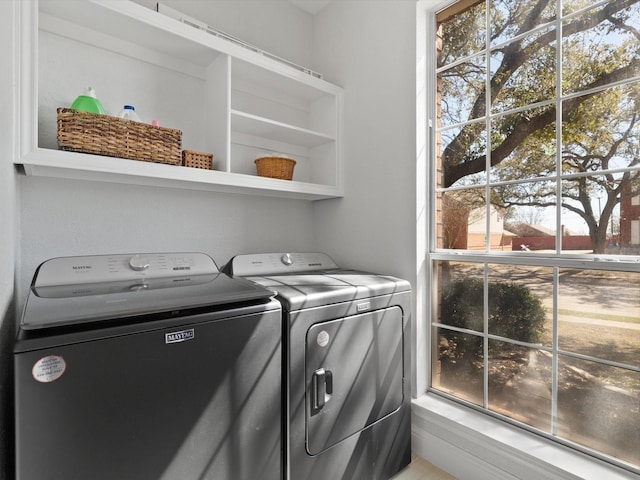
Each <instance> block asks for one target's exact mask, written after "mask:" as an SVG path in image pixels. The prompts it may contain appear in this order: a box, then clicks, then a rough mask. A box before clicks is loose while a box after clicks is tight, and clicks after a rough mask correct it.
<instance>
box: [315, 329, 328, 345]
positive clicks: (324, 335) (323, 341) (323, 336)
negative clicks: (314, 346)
mask: <svg viewBox="0 0 640 480" xmlns="http://www.w3.org/2000/svg"><path fill="white" fill-rule="evenodd" d="M316 342H318V345H319V346H321V347H326V346H327V345H328V344H329V333H328V332H327V331H326V330H322V331H321V332H320V333H318V336H317V337H316Z"/></svg>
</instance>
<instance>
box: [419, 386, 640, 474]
mask: <svg viewBox="0 0 640 480" xmlns="http://www.w3.org/2000/svg"><path fill="white" fill-rule="evenodd" d="M412 415H413V419H412V429H411V430H412V444H413V451H414V452H415V453H417V454H418V455H420V456H421V457H423V458H425V459H426V460H427V461H429V462H431V463H433V464H434V465H436V466H438V467H439V468H441V469H443V470H445V471H447V472H449V473H450V474H451V475H454V476H455V477H457V478H459V479H461V480H464V479H474V480H539V479H541V478H544V479H545V480H555V479H558V480H576V479H582V480H602V479H604V478H606V479H607V480H623V479H626V480H629V479H635V480H638V478H639V477H638V475H635V474H633V473H631V472H628V471H626V470H623V469H620V468H617V467H615V466H613V465H610V464H607V463H605V462H602V461H600V460H597V459H595V458H592V457H589V456H588V455H585V454H581V453H579V452H577V451H574V450H572V449H570V448H567V447H564V446H562V445H559V444H556V443H555V442H553V441H550V440H547V439H545V438H542V437H539V436H537V435H534V434H532V433H529V432H527V431H525V430H522V429H519V428H517V427H514V426H511V425H509V424H507V423H505V422H501V421H500V420H497V419H494V418H491V417H490V416H487V415H482V414H481V413H478V412H476V411H474V410H472V409H470V408H466V407H464V406H462V405H458V404H456V403H454V402H451V401H449V400H446V399H444V398H441V397H438V396H437V395H434V394H425V395H423V396H421V397H419V398H417V399H414V400H413V402H412Z"/></svg>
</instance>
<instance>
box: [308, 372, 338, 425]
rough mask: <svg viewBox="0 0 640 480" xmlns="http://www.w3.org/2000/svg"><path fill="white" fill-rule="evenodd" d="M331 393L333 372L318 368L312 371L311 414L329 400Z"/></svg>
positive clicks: (316, 411) (320, 408)
mask: <svg viewBox="0 0 640 480" xmlns="http://www.w3.org/2000/svg"><path fill="white" fill-rule="evenodd" d="M332 394H333V373H332V372H331V371H330V370H325V369H324V368H319V369H317V370H316V371H315V372H313V378H312V380H311V415H315V414H316V413H318V412H319V411H320V410H322V408H323V407H324V406H325V405H326V403H327V402H328V401H329V400H331V395H332Z"/></svg>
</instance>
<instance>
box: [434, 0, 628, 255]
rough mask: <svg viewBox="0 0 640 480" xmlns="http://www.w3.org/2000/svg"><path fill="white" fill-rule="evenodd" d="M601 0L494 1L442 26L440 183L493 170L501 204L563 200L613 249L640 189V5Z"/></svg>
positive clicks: (481, 177)
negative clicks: (622, 217)
mask: <svg viewBox="0 0 640 480" xmlns="http://www.w3.org/2000/svg"><path fill="white" fill-rule="evenodd" d="M593 4H594V2H590V1H586V0H584V1H583V0H567V1H565V2H564V3H563V9H564V11H563V12H557V11H556V1H555V0H493V1H491V2H486V3H481V4H478V5H476V6H474V7H472V8H470V9H468V10H467V11H465V12H464V13H462V14H460V15H457V16H455V17H453V18H452V19H450V20H449V21H446V22H444V23H443V24H442V25H441V29H440V33H441V35H442V37H443V40H444V41H443V42H442V48H441V49H440V51H439V52H438V53H439V57H438V66H439V68H440V71H439V75H438V82H439V83H438V89H439V98H440V102H439V115H438V121H439V127H440V128H441V129H442V130H441V138H442V145H441V150H440V159H441V163H442V181H441V184H440V185H439V186H441V187H452V186H455V187H459V186H474V185H476V186H477V185H483V184H485V183H486V182H487V180H488V179H490V180H491V182H492V183H494V184H497V185H496V186H495V187H492V189H491V194H490V195H491V198H490V201H491V202H492V203H493V204H494V205H496V206H498V207H501V208H504V209H509V208H518V207H549V206H555V205H556V204H558V203H560V205H562V207H563V208H564V209H565V210H566V211H570V212H573V213H575V214H577V215H579V216H580V217H581V218H582V219H583V220H584V222H585V224H586V225H587V227H588V230H589V235H590V236H591V240H592V245H593V250H594V252H603V251H604V247H605V245H606V234H607V226H608V224H609V221H610V219H611V217H612V215H613V214H614V208H615V207H616V205H617V204H618V203H620V201H621V199H622V198H623V196H625V195H637V194H638V192H640V173H639V170H638V167H639V166H640V123H639V122H638V121H639V120H640V82H638V77H639V76H640V21H639V19H640V2H639V1H638V0H616V1H612V2H608V3H606V4H600V5H597V6H595V7H593ZM485 9H488V11H485ZM574 12H576V13H577V14H576V15H575V16H572V17H569V18H568V19H566V20H565V21H563V24H562V30H561V35H558V34H557V29H556V24H555V23H554V21H555V20H556V18H557V17H558V15H559V13H562V14H564V15H567V14H570V13H574ZM485 15H488V16H489V25H490V28H489V31H487V29H486V27H485ZM487 43H488V45H489V46H490V47H489V49H488V50H487V49H486V46H487ZM559 44H561V45H559ZM559 46H561V47H562V59H561V61H560V62H558V61H557V52H558V47H559ZM449 65H450V66H449ZM448 66H449V67H448ZM558 74H560V75H558ZM487 79H488V82H487ZM558 79H561V82H559V81H558ZM558 88H559V89H560V91H558ZM560 95H562V96H564V97H565V100H563V101H562V102H561V103H558V102H557V101H556V99H557V98H558V97H559V96H560ZM559 108H560V109H559ZM559 112H560V113H559ZM487 113H489V114H490V115H491V120H490V121H484V120H483V118H486V117H487ZM557 175H562V176H563V180H562V182H561V187H560V188H557V185H556V182H555V180H553V177H554V176H557ZM547 179H548V180H547ZM516 181H517V182H518V183H515V182H516ZM522 181H528V183H522ZM594 200H601V201H602V202H601V208H600V210H601V211H598V209H594V208H593V202H594Z"/></svg>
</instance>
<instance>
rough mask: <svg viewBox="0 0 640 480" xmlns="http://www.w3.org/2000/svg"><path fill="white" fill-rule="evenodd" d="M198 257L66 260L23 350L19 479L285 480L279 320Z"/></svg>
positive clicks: (44, 279) (32, 316)
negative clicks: (283, 479)
mask: <svg viewBox="0 0 640 480" xmlns="http://www.w3.org/2000/svg"><path fill="white" fill-rule="evenodd" d="M272 297H273V293H272V292H270V291H268V290H267V289H265V288H262V287H260V286H258V285H256V284H253V283H250V282H247V281H244V280H242V279H233V278H231V277H229V276H228V275H226V274H223V273H221V272H219V270H218V268H217V267H216V265H215V263H214V262H213V260H212V259H211V258H210V257H208V256H207V255H204V254H200V253H167V254H147V255H141V254H137V255H105V256H87V257H66V258H56V259H52V260H49V261H47V262H45V263H43V264H42V265H41V266H40V267H39V268H38V270H37V272H36V274H35V276H34V280H33V283H32V286H31V290H30V292H29V296H28V299H27V302H26V305H25V309H24V314H23V318H22V322H21V327H20V331H19V334H18V339H17V342H16V345H15V348H14V360H15V404H16V414H15V419H16V420H15V421H16V467H17V479H18V480H63V479H64V480H87V479H91V480H114V479H118V480H161V479H165V480H176V479H180V480H196V479H198V480H201V479H215V480H239V479H243V480H255V479H261V480H266V479H268V480H281V479H282V477H283V468H282V440H281V438H282V437H281V424H282V422H281V405H282V388H281V383H280V380H281V371H282V364H281V358H282V355H281V309H280V304H279V303H278V302H277V301H275V300H274V299H273V298H272Z"/></svg>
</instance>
